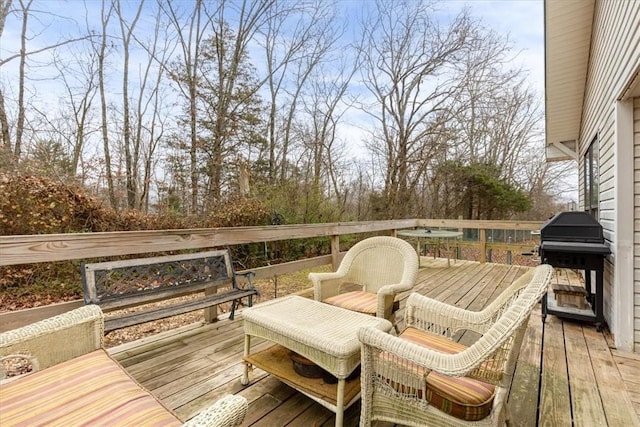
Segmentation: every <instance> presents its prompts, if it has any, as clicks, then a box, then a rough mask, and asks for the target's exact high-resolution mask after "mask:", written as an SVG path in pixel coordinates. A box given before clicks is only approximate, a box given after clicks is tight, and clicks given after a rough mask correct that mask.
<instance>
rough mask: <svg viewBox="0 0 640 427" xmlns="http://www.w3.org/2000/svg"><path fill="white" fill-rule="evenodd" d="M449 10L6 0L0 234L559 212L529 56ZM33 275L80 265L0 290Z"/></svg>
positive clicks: (555, 173)
mask: <svg viewBox="0 0 640 427" xmlns="http://www.w3.org/2000/svg"><path fill="white" fill-rule="evenodd" d="M364 4H366V7H363V5H364ZM449 6H450V5H448V4H447V3H446V2H437V1H385V0H378V1H370V2H365V3H363V2H341V1H330V0H327V1H306V0H299V1H297V0H290V1H275V0H254V1H243V0H228V1H227V0H217V1H201V0H193V1H184V2H182V1H180V2H175V1H170V0H146V1H135V2H130V1H124V0H112V1H108V0H102V1H99V0H95V1H89V0H87V1H85V2H81V1H72V2H43V1H36V0H0V48H1V50H0V71H1V74H0V192H1V193H2V195H3V196H2V197H1V198H0V234H1V235H11V234H38V233H67V232H90V231H114V230H138V229H154V228H155V229H166V228H185V227H188V228H190V227H227V226H241V225H267V224H285V223H289V224H292V223H316V222H336V221H361V220H375V219H401V218H458V217H463V218H469V219H514V218H518V219H536V220H540V219H544V218H547V217H548V216H550V215H551V214H552V213H554V212H556V211H557V210H565V209H564V208H565V204H566V199H563V198H562V197H561V196H562V195H563V194H565V192H566V187H567V182H568V180H569V179H570V178H569V177H570V176H571V174H572V173H574V172H575V171H574V169H575V165H567V164H562V163H556V164H550V163H547V162H546V161H545V158H544V148H543V147H544V132H543V131H544V122H543V114H542V106H541V103H540V99H541V94H538V93H535V91H534V90H533V89H532V88H531V85H530V84H528V72H527V70H523V69H521V68H520V67H518V66H517V65H516V64H517V61H516V58H517V57H518V54H519V52H517V51H515V49H514V47H513V44H512V43H511V41H510V39H509V36H508V35H507V34H500V33H497V32H496V31H495V30H493V29H492V28H489V27H488V26H487V25H485V24H484V23H483V22H482V21H481V20H480V19H478V18H477V17H474V16H473V14H472V13H471V12H470V10H468V9H460V10H455V11H454V10H452V9H451V7H449ZM61 7H62V9H60V8H61ZM505 7H506V6H505ZM43 88H44V89H43ZM237 250H240V251H245V255H246V256H244V257H241V258H240V259H244V260H245V261H246V263H247V264H249V265H250V264H252V263H254V262H257V260H256V259H253V258H252V254H253V252H256V253H257V252H259V250H257V249H256V250H255V251H254V250H253V249H252V248H239V249H237ZM324 250H326V249H325V248H324V246H323V244H320V243H319V244H318V246H315V245H314V244H313V242H307V243H306V244H303V245H300V244H294V243H283V244H282V248H280V250H279V251H278V253H279V257H280V258H281V259H286V258H289V257H291V258H296V257H298V258H299V257H300V255H303V254H304V253H309V254H311V253H316V252H322V251H324ZM52 283H53V284H52ZM39 286H44V287H45V288H46V291H45V293H46V292H50V293H51V294H52V295H53V294H56V293H57V295H58V296H55V297H54V298H60V297H65V298H66V297H67V294H68V295H69V297H75V296H77V294H78V292H79V289H78V286H79V285H78V277H77V266H76V265H73V264H72V263H59V264H54V265H33V266H26V267H20V268H16V267H12V268H4V269H3V274H2V275H0V298H4V299H2V300H0V302H2V305H3V306H4V307H8V305H7V304H8V303H7V301H13V302H15V301H16V298H17V297H16V296H22V298H23V299H24V298H27V297H28V296H29V295H35V294H36V293H35V290H36V289H37V288H38V287H39ZM51 289H54V290H55V291H52V290H51ZM7 295H9V296H7ZM39 295H42V292H40V293H39ZM7 298H8V299H7ZM27 299H28V298H27Z"/></svg>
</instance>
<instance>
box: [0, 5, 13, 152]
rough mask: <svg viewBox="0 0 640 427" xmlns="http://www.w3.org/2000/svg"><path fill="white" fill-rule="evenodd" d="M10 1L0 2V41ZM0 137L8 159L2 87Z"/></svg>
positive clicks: (0, 88)
mask: <svg viewBox="0 0 640 427" xmlns="http://www.w3.org/2000/svg"><path fill="white" fill-rule="evenodd" d="M11 1H12V0H0V40H2V33H3V32H4V24H5V22H6V20H7V16H9V12H10V10H11ZM0 136H1V138H0V154H2V152H3V151H4V152H5V153H6V155H7V157H9V155H10V154H11V134H10V131H9V120H8V119H7V112H6V110H5V107H4V94H3V91H2V87H0Z"/></svg>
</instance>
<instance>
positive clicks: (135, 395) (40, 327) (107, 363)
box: [0, 305, 247, 427]
mask: <svg viewBox="0 0 640 427" xmlns="http://www.w3.org/2000/svg"><path fill="white" fill-rule="evenodd" d="M103 336H104V317H103V314H102V311H101V310H100V308H99V307H98V306H96V305H88V306H84V307H81V308H78V309H76V310H72V311H70V312H67V313H64V314H61V315H59V316H55V317H52V318H50V319H45V320H43V321H40V322H36V323H33V324H31V325H28V326H25V327H22V328H18V329H15V330H12V331H8V332H5V333H2V334H0V359H1V360H2V369H0V408H2V409H1V415H0V424H1V425H2V426H3V427H7V426H11V425H60V426H73V425H109V426H118V425H121V426H133V425H136V426H147V425H154V426H174V425H175V426H178V425H186V426H221V427H222V426H236V425H238V424H240V423H241V422H242V420H243V419H244V416H245V414H246V411H247V401H246V399H245V398H243V397H241V396H234V395H229V396H225V397H223V398H222V399H220V400H218V401H217V402H215V403H214V404H213V405H211V406H210V407H208V408H207V409H205V410H204V411H202V412H201V413H200V414H198V415H197V416H196V417H194V418H192V419H191V420H189V421H188V422H186V423H184V424H183V423H182V421H181V420H180V419H178V418H177V417H176V415H175V414H173V413H172V412H171V411H170V410H169V409H167V408H166V407H165V406H163V405H162V403H161V402H160V401H159V400H157V399H156V398H155V397H154V396H153V395H151V394H150V393H149V392H148V391H147V390H145V389H144V388H142V386H140V385H139V384H138V383H137V382H136V381H135V380H134V379H133V378H132V377H130V376H129V375H128V374H127V372H126V371H125V370H124V369H123V368H122V367H121V366H120V365H119V364H118V362H116V361H115V360H114V359H112V358H111V357H110V356H109V354H108V353H107V352H106V351H105V349H104V347H103Z"/></svg>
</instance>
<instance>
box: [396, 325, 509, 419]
mask: <svg viewBox="0 0 640 427" xmlns="http://www.w3.org/2000/svg"><path fill="white" fill-rule="evenodd" d="M400 338H402V339H404V340H407V341H410V342H412V343H415V344H418V345H421V346H423V347H427V348H430V349H432V350H436V351H439V352H441V353H446V354H455V353H459V352H461V351H463V350H464V349H466V348H467V347H466V346H465V345H463V344H460V343H458V342H455V341H452V340H450V339H448V338H446V337H443V336H440V335H435V334H432V333H429V332H425V331H421V330H419V329H416V328H407V329H405V330H404V331H403V332H402V333H401V334H400ZM426 381H427V393H426V398H427V400H428V401H429V403H431V404H432V405H433V406H435V407H436V408H438V409H440V410H441V411H443V412H446V413H447V414H449V415H452V416H454V417H456V418H460V419H463V420H466V421H477V420H481V419H483V418H485V417H486V416H488V415H489V413H490V412H491V408H492V406H493V398H494V397H495V392H496V388H495V386H494V385H492V384H488V383H486V382H484V381H480V380H477V379H474V378H467V377H451V376H448V375H443V374H440V373H438V372H433V371H431V372H429V374H428V375H427V378H426Z"/></svg>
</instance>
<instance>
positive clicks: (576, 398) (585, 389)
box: [564, 322, 607, 426]
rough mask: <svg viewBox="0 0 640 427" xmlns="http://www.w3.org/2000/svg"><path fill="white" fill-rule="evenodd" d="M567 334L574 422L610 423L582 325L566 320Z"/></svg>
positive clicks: (583, 424) (582, 424)
mask: <svg viewBox="0 0 640 427" xmlns="http://www.w3.org/2000/svg"><path fill="white" fill-rule="evenodd" d="M564 333H565V335H564V339H565V344H566V351H567V367H568V371H569V386H570V390H571V405H572V409H573V419H574V422H575V424H576V425H579V426H586V425H595V426H603V425H606V424H607V419H606V416H605V413H604V409H603V407H602V403H601V401H600V394H599V393H598V386H597V383H596V377H595V373H594V372H593V368H592V365H591V360H590V358H589V351H588V349H587V343H586V341H585V338H584V334H583V332H582V326H580V325H579V324H575V323H569V322H565V323H564Z"/></svg>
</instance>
